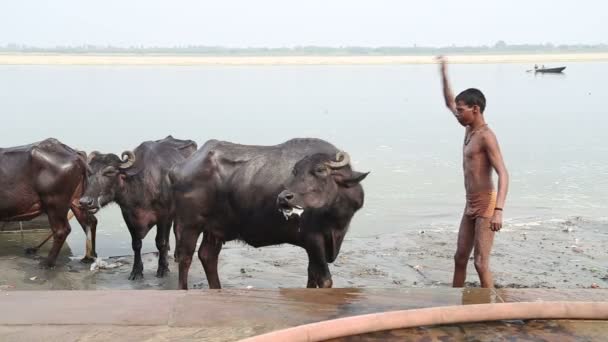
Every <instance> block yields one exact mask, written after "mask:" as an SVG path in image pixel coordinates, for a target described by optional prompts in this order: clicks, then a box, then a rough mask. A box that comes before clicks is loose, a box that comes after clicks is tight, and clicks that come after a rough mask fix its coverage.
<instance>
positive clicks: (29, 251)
mask: <svg viewBox="0 0 608 342" xmlns="http://www.w3.org/2000/svg"><path fill="white" fill-rule="evenodd" d="M36 253H38V248H36V247H28V248H26V249H25V254H27V255H34V254H36Z"/></svg>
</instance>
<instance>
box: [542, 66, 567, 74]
mask: <svg viewBox="0 0 608 342" xmlns="http://www.w3.org/2000/svg"><path fill="white" fill-rule="evenodd" d="M564 69H566V67H559V68H538V69H534V72H544V73H553V74H559V73H560V72H562V71H564Z"/></svg>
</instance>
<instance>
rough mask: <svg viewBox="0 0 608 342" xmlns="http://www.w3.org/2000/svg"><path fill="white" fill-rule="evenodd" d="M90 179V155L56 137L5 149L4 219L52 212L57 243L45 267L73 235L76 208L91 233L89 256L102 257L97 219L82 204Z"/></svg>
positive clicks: (1, 166) (0, 158)
mask: <svg viewBox="0 0 608 342" xmlns="http://www.w3.org/2000/svg"><path fill="white" fill-rule="evenodd" d="M86 179H87V162H86V154H85V153H84V152H78V151H76V150H74V149H72V148H70V147H69V146H66V145H64V144H62V143H61V142H59V141H58V140H56V139H53V138H50V139H46V140H44V141H41V142H37V143H34V144H30V145H26V146H19V147H11V148H0V221H27V220H31V219H33V218H35V217H37V216H39V215H41V214H43V213H45V214H46V215H47V216H48V219H49V225H50V227H51V230H52V236H53V246H52V247H51V250H50V252H49V255H48V257H47V258H46V259H45V260H42V261H41V265H42V266H44V267H52V266H54V265H55V262H56V260H57V255H58V254H59V250H60V249H61V246H63V243H64V242H65V239H66V238H67V236H68V234H70V231H71V228H70V224H69V222H68V211H69V210H70V209H71V210H72V212H73V213H74V216H76V219H77V220H78V222H79V223H80V225H81V226H82V228H83V229H84V230H85V232H86V234H87V245H86V254H85V258H84V259H83V261H93V259H94V258H95V257H96V256H97V255H96V253H95V234H96V228H97V220H96V219H95V217H94V216H93V215H91V214H90V213H88V212H86V211H82V210H80V208H79V206H78V199H79V198H80V195H81V194H82V193H83V191H84V190H85V188H86ZM45 242H46V241H45Z"/></svg>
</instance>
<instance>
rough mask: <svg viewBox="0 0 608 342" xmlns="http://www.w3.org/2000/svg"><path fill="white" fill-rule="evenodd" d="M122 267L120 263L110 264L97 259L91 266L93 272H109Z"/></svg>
mask: <svg viewBox="0 0 608 342" xmlns="http://www.w3.org/2000/svg"><path fill="white" fill-rule="evenodd" d="M120 266H122V264H121V263H120V262H113V263H108V262H107V261H104V260H103V259H102V258H97V259H95V262H93V263H92V264H91V268H90V269H91V271H97V270H109V269H112V268H117V267H120Z"/></svg>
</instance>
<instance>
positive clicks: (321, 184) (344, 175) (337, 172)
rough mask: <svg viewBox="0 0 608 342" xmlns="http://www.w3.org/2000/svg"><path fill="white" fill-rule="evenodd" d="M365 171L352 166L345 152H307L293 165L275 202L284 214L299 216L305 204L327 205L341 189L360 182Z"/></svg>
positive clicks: (308, 206)
mask: <svg viewBox="0 0 608 342" xmlns="http://www.w3.org/2000/svg"><path fill="white" fill-rule="evenodd" d="M368 174H369V172H367V173H361V172H357V171H354V170H352V169H351V167H350V157H349V155H348V153H346V152H338V153H337V154H336V155H328V154H324V153H318V154H314V155H311V156H307V157H305V158H303V159H301V160H300V161H298V162H297V163H296V165H295V166H294V167H293V170H292V174H291V177H290V178H289V180H288V181H287V183H286V184H285V190H284V191H282V192H281V193H280V194H279V195H278V196H277V205H278V207H279V210H280V211H281V212H282V213H283V215H285V218H289V217H290V216H291V215H294V214H295V215H298V216H300V215H302V213H303V212H304V211H305V210H306V209H307V208H315V209H319V208H323V207H330V206H332V205H333V203H334V202H335V200H336V198H337V197H338V194H339V193H340V191H341V190H342V189H345V188H352V187H354V186H357V185H359V182H361V181H362V180H363V179H365V177H367V175H368Z"/></svg>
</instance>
